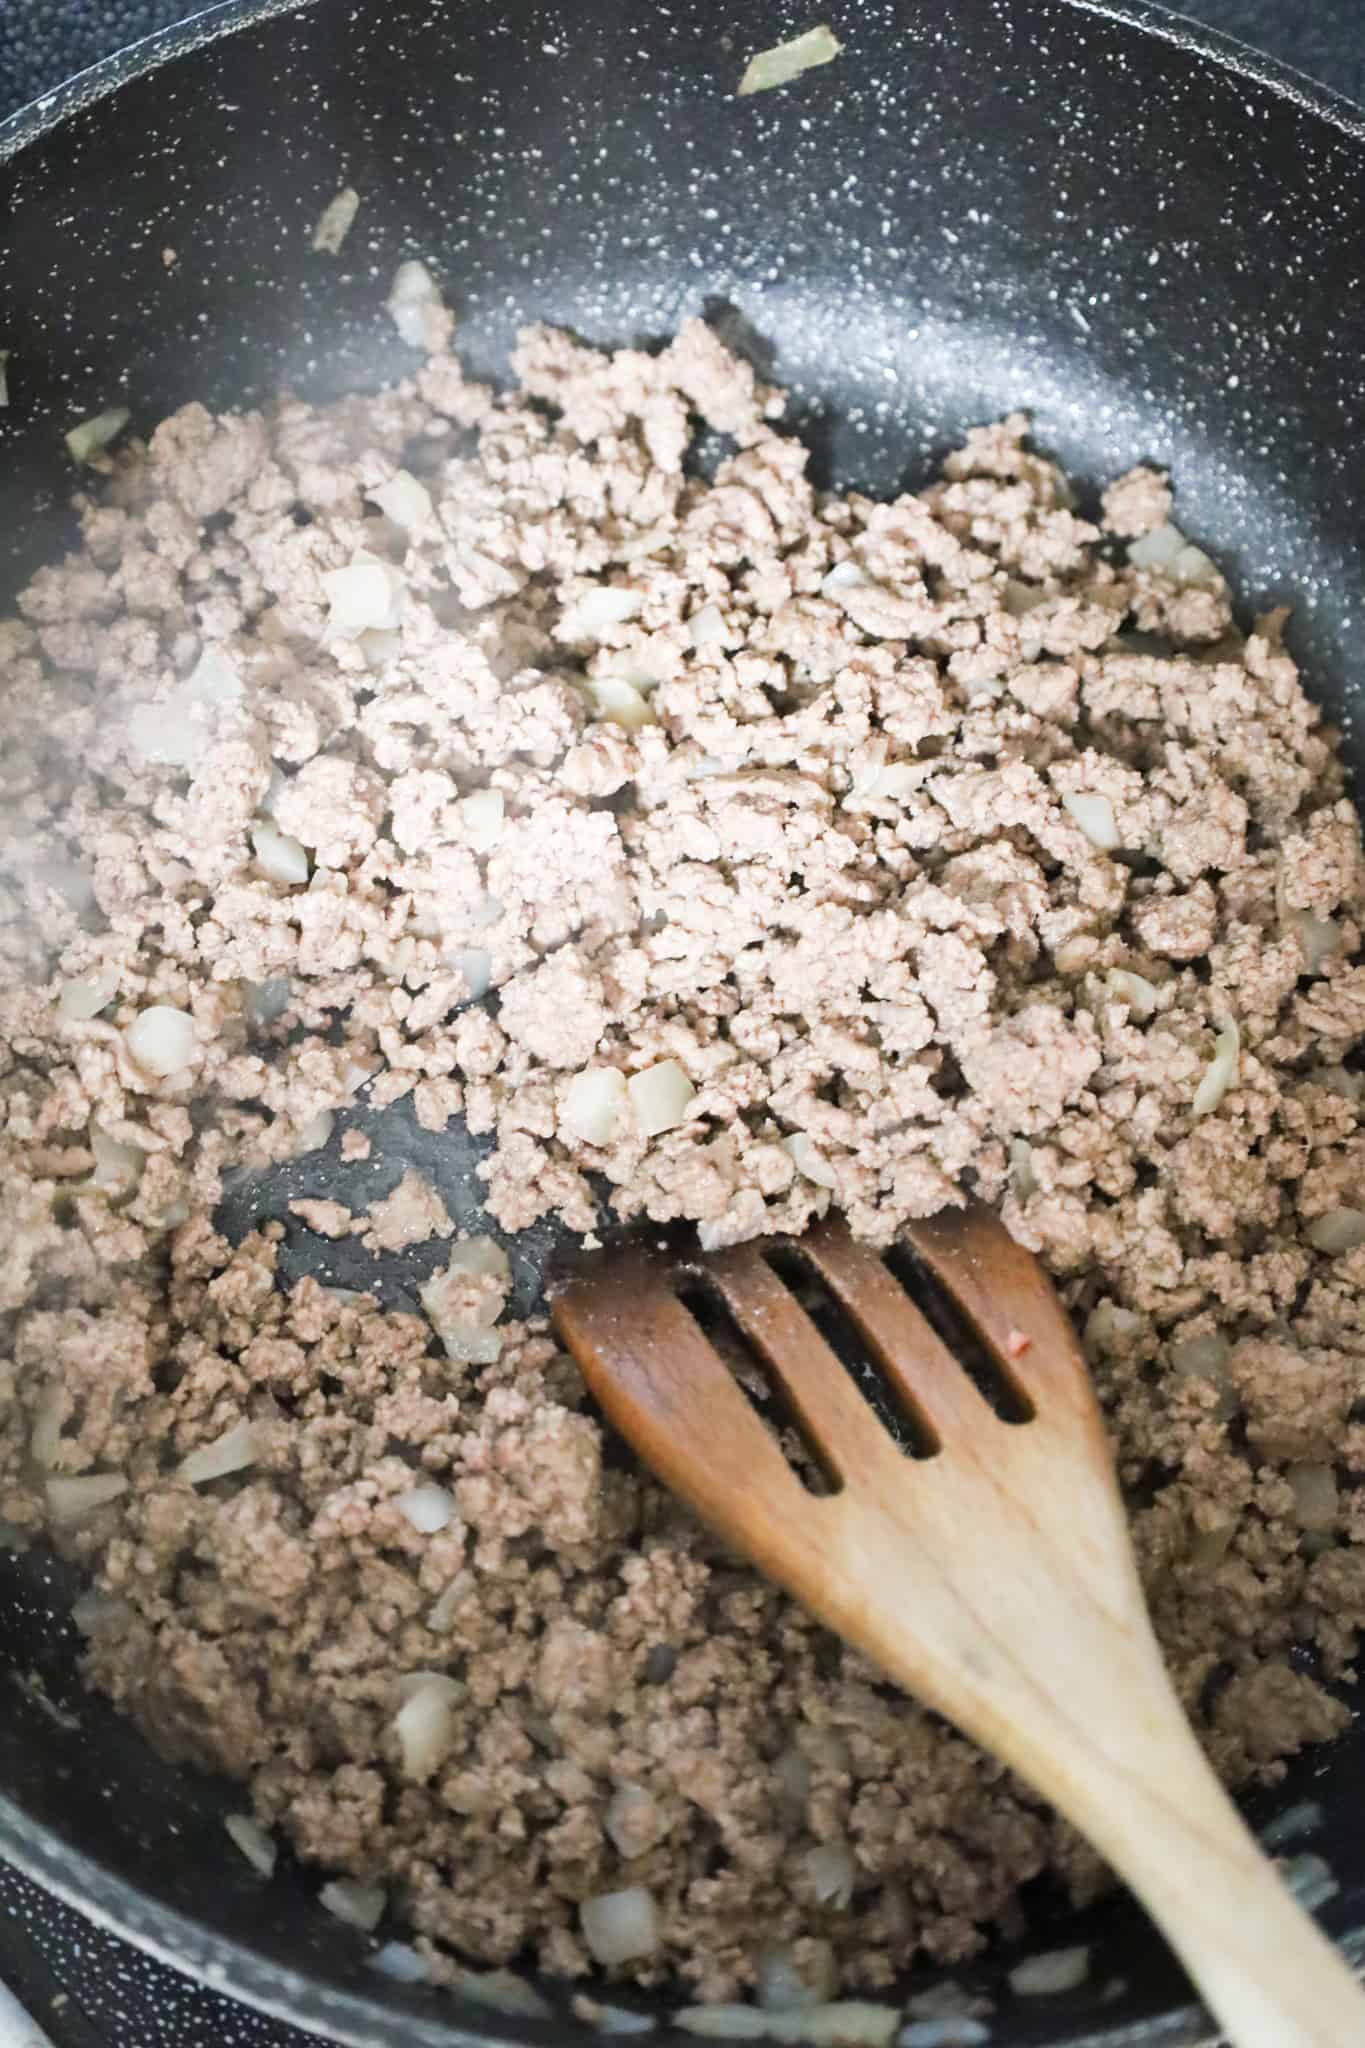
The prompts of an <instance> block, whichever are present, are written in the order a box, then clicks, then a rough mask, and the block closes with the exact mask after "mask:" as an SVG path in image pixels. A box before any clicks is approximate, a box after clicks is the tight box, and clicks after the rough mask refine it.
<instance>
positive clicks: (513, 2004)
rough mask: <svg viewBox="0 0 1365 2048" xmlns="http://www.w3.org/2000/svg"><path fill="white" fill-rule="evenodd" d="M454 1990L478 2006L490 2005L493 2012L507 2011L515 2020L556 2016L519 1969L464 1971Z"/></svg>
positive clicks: (544, 2018) (453, 1987)
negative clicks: (517, 1970)
mask: <svg viewBox="0 0 1365 2048" xmlns="http://www.w3.org/2000/svg"><path fill="white" fill-rule="evenodd" d="M452 1989H453V1990H455V1991H456V1992H457V1993H458V1994H459V1996H460V1997H461V1998H471V1999H473V2001H474V2003H475V2004H476V2005H486V2006H487V2007H488V2008H489V2010H490V2011H492V2012H501V2013H506V2014H508V2015H509V2017H511V2018H514V2019H528V2020H548V2019H553V2018H554V2014H553V2013H552V2012H551V2010H550V2008H549V2006H548V2004H547V2003H546V2001H545V2000H544V1999H543V1998H542V1997H541V1995H540V1993H539V1992H538V1991H537V1990H536V1988H535V1986H534V1985H533V1984H528V1983H527V1982H526V1979H525V1978H524V1977H518V1975H517V1973H516V1971H515V1970H461V1972H460V1975H459V1979H458V1981H457V1982H456V1983H455V1984H454V1985H453V1986H452Z"/></svg>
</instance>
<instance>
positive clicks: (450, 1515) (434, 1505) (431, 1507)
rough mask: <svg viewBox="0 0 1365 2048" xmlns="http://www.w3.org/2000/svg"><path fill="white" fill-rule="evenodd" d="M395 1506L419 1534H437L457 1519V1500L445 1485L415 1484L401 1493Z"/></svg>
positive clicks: (396, 1499)
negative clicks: (447, 1490)
mask: <svg viewBox="0 0 1365 2048" xmlns="http://www.w3.org/2000/svg"><path fill="white" fill-rule="evenodd" d="M393 1504H394V1506H395V1507H396V1508H397V1510H398V1512H399V1514H400V1515H401V1516H402V1517H403V1519H404V1521H405V1522H410V1523H411V1524H412V1526H413V1528H414V1529H415V1530H416V1531H417V1533H418V1535H419V1536H435V1535H436V1534H437V1532H438V1531H439V1530H441V1529H448V1528H449V1527H450V1524H451V1523H452V1522H453V1521H454V1519H455V1502H454V1500H453V1499H452V1497H451V1495H450V1494H448V1493H447V1492H446V1490H445V1488H444V1487H443V1486H435V1485H431V1486H413V1487H409V1489H408V1491H407V1492H406V1493H400V1494H398V1495H397V1496H396V1498H395V1500H394V1503H393Z"/></svg>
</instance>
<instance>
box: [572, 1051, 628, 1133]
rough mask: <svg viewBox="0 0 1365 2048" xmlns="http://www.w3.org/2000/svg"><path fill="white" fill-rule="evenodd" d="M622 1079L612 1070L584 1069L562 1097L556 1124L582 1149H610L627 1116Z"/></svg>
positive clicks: (624, 1081) (625, 1096) (608, 1068)
mask: <svg viewBox="0 0 1365 2048" xmlns="http://www.w3.org/2000/svg"><path fill="white" fill-rule="evenodd" d="M627 1104H628V1098H627V1095H626V1077H625V1075H624V1074H622V1073H620V1072H618V1070H617V1069H616V1068H615V1067H585V1068H584V1070H583V1072H582V1073H581V1074H575V1075H574V1077H573V1079H572V1081H570V1083H569V1086H568V1089H567V1090H566V1092H565V1096H564V1107H563V1109H562V1110H561V1111H560V1122H561V1123H562V1124H563V1126H564V1128H565V1129H566V1130H567V1131H569V1132H570V1133H571V1134H572V1135H573V1136H574V1137H575V1138H577V1139H578V1140H579V1141H580V1142H581V1143H582V1144H584V1145H601V1146H606V1145H610V1144H611V1143H612V1142H613V1140H614V1139H615V1138H616V1136H617V1133H618V1132H619V1131H620V1129H621V1126H622V1123H623V1121H624V1119H625V1116H626V1112H627Z"/></svg>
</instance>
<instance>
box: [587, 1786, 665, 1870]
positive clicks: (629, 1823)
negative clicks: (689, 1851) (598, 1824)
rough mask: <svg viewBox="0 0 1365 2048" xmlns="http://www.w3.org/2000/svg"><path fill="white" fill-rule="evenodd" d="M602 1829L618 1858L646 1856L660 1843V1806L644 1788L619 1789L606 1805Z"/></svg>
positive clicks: (620, 1787)
mask: <svg viewBox="0 0 1365 2048" xmlns="http://www.w3.org/2000/svg"><path fill="white" fill-rule="evenodd" d="M602 1828H603V1832H604V1833H605V1834H606V1835H607V1836H608V1837H609V1838H610V1840H611V1843H612V1845H613V1847H614V1848H615V1849H616V1851H617V1853H618V1855H621V1856H624V1857H626V1858H627V1859H629V1858H630V1857H632V1856H643V1855H645V1854H647V1852H648V1851H649V1850H650V1849H652V1848H653V1847H654V1844H655V1843H656V1842H657V1841H658V1839H659V1835H660V1832H661V1822H660V1817H659V1808H658V1804H657V1802H656V1800H655V1799H654V1798H653V1796H652V1795H651V1794H650V1793H648V1792H646V1790H645V1788H644V1786H643V1785H618V1786H617V1787H616V1790H615V1791H614V1792H613V1793H612V1795H611V1798H610V1799H609V1800H608V1801H607V1810H606V1812H605V1813H604V1814H603V1816H602Z"/></svg>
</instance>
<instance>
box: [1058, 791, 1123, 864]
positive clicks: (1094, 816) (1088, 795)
mask: <svg viewBox="0 0 1365 2048" xmlns="http://www.w3.org/2000/svg"><path fill="white" fill-rule="evenodd" d="M1062 809H1063V810H1064V811H1069V812H1070V814H1071V816H1072V817H1073V818H1074V820H1075V821H1076V823H1077V824H1078V825H1079V826H1080V828H1081V830H1082V832H1084V834H1085V836H1086V838H1087V839H1088V840H1089V841H1090V844H1091V845H1092V846H1097V847H1098V848H1099V850H1100V852H1101V853H1113V852H1115V851H1116V850H1117V848H1118V845H1119V828H1118V824H1117V822H1116V820H1115V817H1114V806H1113V805H1112V804H1111V803H1110V801H1109V799H1108V797H1107V796H1097V795H1096V794H1095V792H1094V791H1093V790H1076V791H1073V792H1072V793H1071V794H1070V795H1068V796H1064V797H1063V798H1062Z"/></svg>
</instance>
